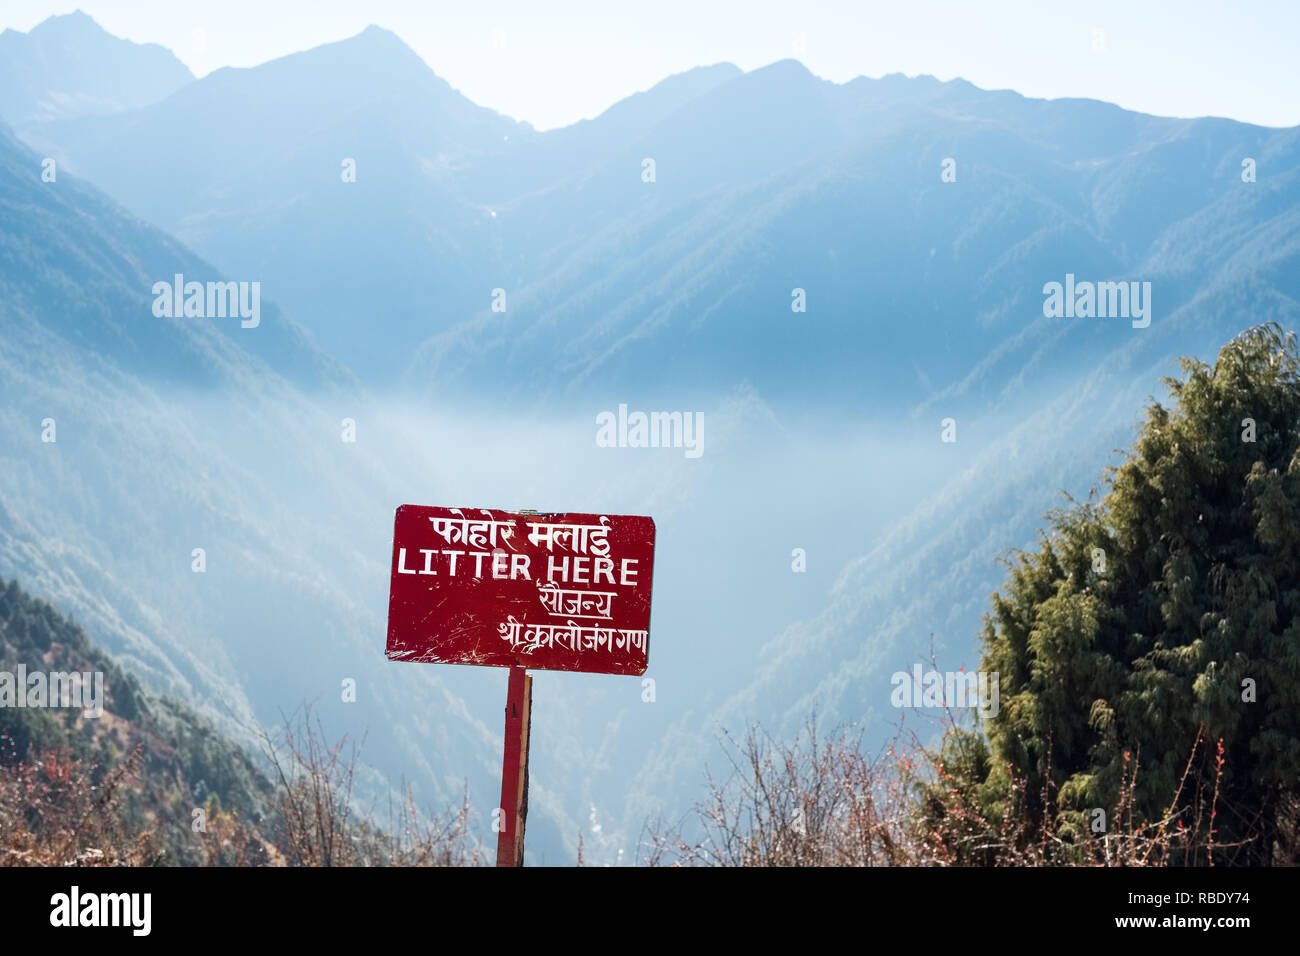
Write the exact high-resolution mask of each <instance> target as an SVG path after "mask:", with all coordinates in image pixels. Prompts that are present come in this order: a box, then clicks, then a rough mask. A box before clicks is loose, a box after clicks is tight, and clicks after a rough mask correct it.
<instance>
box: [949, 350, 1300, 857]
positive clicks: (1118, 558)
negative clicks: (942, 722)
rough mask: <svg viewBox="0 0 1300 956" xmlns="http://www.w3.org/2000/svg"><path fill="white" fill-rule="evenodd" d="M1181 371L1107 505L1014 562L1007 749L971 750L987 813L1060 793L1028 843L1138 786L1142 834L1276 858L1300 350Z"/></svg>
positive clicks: (994, 626)
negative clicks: (1174, 834) (1184, 833)
mask: <svg viewBox="0 0 1300 956" xmlns="http://www.w3.org/2000/svg"><path fill="white" fill-rule="evenodd" d="M1182 367H1183V371H1184V373H1185V374H1184V376H1183V377H1182V378H1181V379H1166V380H1165V384H1166V385H1167V386H1168V387H1169V390H1170V393H1171V397H1172V399H1173V402H1172V406H1173V407H1172V408H1166V407H1165V406H1164V405H1161V404H1160V403H1153V404H1152V405H1151V406H1150V407H1149V408H1148V409H1147V416H1146V422H1145V424H1144V425H1143V427H1142V429H1141V432H1140V434H1139V435H1138V437H1137V440H1136V441H1135V442H1134V444H1133V446H1132V448H1131V450H1130V451H1129V453H1128V454H1127V456H1126V458H1125V461H1124V462H1123V464H1121V465H1120V466H1119V467H1118V468H1114V469H1110V470H1109V473H1108V474H1107V476H1106V477H1107V483H1108V485H1109V487H1108V490H1107V492H1106V494H1105V495H1104V497H1101V498H1100V500H1089V501H1088V502H1086V503H1072V504H1071V506H1070V507H1069V508H1067V509H1064V510H1061V511H1057V512H1054V513H1053V514H1052V516H1051V518H1052V521H1051V527H1050V530H1049V531H1048V532H1046V533H1045V534H1044V535H1043V540H1042V545H1041V547H1040V548H1039V550H1038V551H1036V552H1034V553H1026V554H1021V555H1019V556H1018V557H1017V558H1016V560H1015V561H1014V562H1012V563H1011V565H1010V574H1009V579H1008V581H1007V584H1006V587H1005V589H1004V593H997V594H994V595H993V597H992V611H991V613H990V614H989V615H988V616H987V617H986V619H985V628H984V635H983V641H984V660H983V665H982V666H983V668H984V669H985V670H986V671H989V672H995V673H997V674H998V675H999V680H1000V692H1001V707H1000V710H999V712H998V714H997V716H996V717H994V718H992V719H991V720H990V721H988V723H987V724H986V730H987V733H988V749H989V751H990V752H988V753H987V754H977V755H975V756H974V757H972V756H971V753H970V746H971V742H972V741H971V739H969V738H966V737H962V738H960V739H959V740H958V741H957V743H959V744H960V745H961V749H962V751H963V753H964V758H963V759H964V765H965V766H971V767H978V768H980V773H979V774H978V775H977V776H974V777H973V778H970V779H968V783H969V784H970V785H971V786H972V787H973V788H974V789H975V791H976V792H977V793H978V799H979V801H980V804H981V805H982V807H983V809H984V811H985V814H986V817H987V818H988V819H991V820H996V819H999V817H1000V814H1001V813H1002V812H1004V811H1006V810H1007V808H1008V802H1009V801H1012V800H1013V798H1014V795H1015V793H1016V789H1015V782H1016V780H1017V779H1019V780H1022V781H1024V782H1026V784H1027V786H1028V788H1029V792H1030V793H1033V792H1035V791H1036V788H1041V789H1042V794H1043V798H1042V799H1039V800H1037V801H1036V802H1035V801H1031V800H1028V799H1026V800H1024V801H1023V807H1021V810H1023V811H1024V812H1025V813H1026V814H1027V815H1028V816H1029V818H1030V826H1029V828H1028V831H1027V833H1026V839H1030V840H1032V839H1033V837H1034V833H1035V832H1037V833H1041V832H1042V830H1043V828H1044V827H1050V828H1051V829H1052V832H1053V833H1058V834H1059V833H1073V834H1074V835H1075V838H1077V839H1082V838H1083V837H1084V836H1086V835H1088V834H1089V833H1090V831H1089V829H1088V827H1087V821H1088V820H1089V819H1091V818H1092V814H1093V812H1094V809H1095V808H1101V809H1102V810H1104V811H1105V813H1106V814H1107V815H1108V816H1111V815H1113V813H1114V810H1115V808H1117V807H1124V806H1125V798H1124V796H1123V793H1124V792H1127V793H1128V794H1129V800H1128V803H1127V809H1126V813H1127V814H1128V819H1129V821H1130V823H1132V824H1134V825H1141V824H1150V825H1154V826H1158V825H1159V822H1160V821H1161V820H1163V819H1166V818H1167V815H1168V817H1171V818H1175V819H1169V820H1168V823H1167V825H1168V826H1169V827H1171V828H1177V827H1179V826H1182V827H1194V826H1199V827H1201V832H1202V834H1203V838H1202V841H1201V842H1202V843H1205V842H1212V845H1217V846H1222V847H1224V850H1223V851H1222V853H1221V854H1217V855H1215V857H1214V860H1213V862H1215V863H1220V864H1221V863H1223V862H1238V863H1254V864H1263V863H1269V862H1274V861H1275V860H1276V859H1277V854H1278V846H1279V845H1280V843H1282V842H1284V841H1285V840H1286V839H1287V827H1288V825H1289V821H1293V814H1294V811H1295V807H1296V800H1297V793H1298V792H1300V355H1298V354H1297V348H1296V341H1295V337H1294V335H1293V334H1291V333H1288V334H1285V335H1284V334H1283V333H1282V331H1281V330H1280V329H1279V328H1278V327H1277V326H1276V325H1267V326H1261V327H1258V328H1255V329H1251V330H1249V331H1247V332H1245V333H1243V334H1242V335H1240V336H1239V337H1238V338H1236V339H1235V340H1233V341H1232V342H1230V343H1229V344H1228V345H1227V346H1225V347H1224V348H1223V349H1222V350H1221V352H1220V353H1219V356H1218V359H1217V360H1216V362H1215V363H1214V365H1213V367H1210V366H1207V365H1205V364H1204V363H1202V362H1199V361H1196V360H1193V359H1184V360H1183V361H1182ZM1220 742H1221V745H1220ZM977 745H978V746H979V747H980V749H981V751H982V750H983V745H982V744H979V743H978V742H977ZM955 764H956V760H954V765H955ZM1176 795H1177V798H1176ZM1171 810H1172V813H1171ZM1117 822H1119V821H1113V820H1112V822H1111V825H1112V826H1114V825H1116V823H1117ZM1211 827H1212V828H1213V830H1212V833H1211V832H1210V828H1211ZM1239 843H1242V844H1244V845H1243V846H1241V847H1240V848H1233V847H1232V846H1231V845H1232V844H1239ZM1170 862H1178V861H1175V860H1171V861H1170ZM1195 862H1202V863H1203V862H1209V860H1208V857H1207V858H1197V859H1196V860H1195Z"/></svg>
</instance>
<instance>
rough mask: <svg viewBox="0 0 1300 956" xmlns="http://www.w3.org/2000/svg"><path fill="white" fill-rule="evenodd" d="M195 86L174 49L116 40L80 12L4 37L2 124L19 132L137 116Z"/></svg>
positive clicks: (0, 48) (0, 44)
mask: <svg viewBox="0 0 1300 956" xmlns="http://www.w3.org/2000/svg"><path fill="white" fill-rule="evenodd" d="M193 79H194V75H193V74H192V73H191V72H190V71H189V68H188V67H186V66H185V64H183V63H182V62H181V61H180V60H178V59H176V57H175V56H174V55H173V54H172V52H171V51H170V50H168V49H166V48H164V47H161V46H158V45H157V44H156V43H145V44H140V43H132V42H131V41H130V40H123V39H120V38H118V37H115V36H112V35H111V34H109V33H107V32H106V31H105V30H104V29H103V28H101V27H100V26H99V24H97V23H96V22H95V21H94V20H92V19H91V18H90V17H89V16H87V15H86V14H84V13H82V12H81V11H80V10H78V11H76V12H75V13H69V14H64V15H62V16H53V17H50V18H49V19H47V20H45V21H43V22H41V23H40V24H38V25H37V26H35V27H33V28H32V30H31V32H30V33H20V32H18V31H17V30H5V31H4V32H3V33H0V119H3V120H5V121H6V122H8V123H9V124H10V125H11V126H15V127H22V126H27V125H29V124H32V123H42V122H47V121H50V120H55V119H68V118H71V117H82V116H104V115H107V114H110V113H116V112H120V111H122V110H131V109H136V108H138V107H141V106H147V105H148V104H150V103H155V102H157V101H158V100H161V99H163V98H164V97H166V96H168V95H170V94H172V93H174V92H176V90H178V89H180V88H181V87H182V86H184V85H185V84H186V83H189V82H190V81H191V80H193Z"/></svg>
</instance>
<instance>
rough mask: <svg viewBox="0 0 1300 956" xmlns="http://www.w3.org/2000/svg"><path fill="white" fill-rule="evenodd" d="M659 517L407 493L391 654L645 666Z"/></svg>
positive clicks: (537, 664)
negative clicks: (436, 503)
mask: <svg viewBox="0 0 1300 956" xmlns="http://www.w3.org/2000/svg"><path fill="white" fill-rule="evenodd" d="M654 546H655V524H654V520H653V519H651V518H647V517H639V516H635V515H591V514H534V513H532V512H519V511H497V510H489V509H486V508H463V509H462V508H429V507H423V506H421V505H401V506H400V507H399V508H398V509H397V516H396V518H395V520H394V523H393V566H392V579H391V583H390V587H389V598H388V648H387V654H388V657H389V659H391V660H398V661H417V662H423V663H440V664H481V665H487V666H489V667H525V668H537V669H541V670H560V671H588V672H592V673H598V674H632V675H638V676H639V675H641V674H644V673H645V670H646V665H647V663H648V661H649V653H650V584H651V580H652V578H653V575H654Z"/></svg>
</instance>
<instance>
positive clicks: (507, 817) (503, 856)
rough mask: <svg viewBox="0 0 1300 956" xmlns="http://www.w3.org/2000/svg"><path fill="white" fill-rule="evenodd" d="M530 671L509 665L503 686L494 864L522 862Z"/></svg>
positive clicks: (530, 700)
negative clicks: (503, 718)
mask: <svg viewBox="0 0 1300 956" xmlns="http://www.w3.org/2000/svg"><path fill="white" fill-rule="evenodd" d="M532 710H533V675H532V674H530V673H528V671H526V670H524V668H522V667H519V666H515V667H512V668H510V682H509V684H508V685H507V687H506V735H505V736H506V746H505V756H504V758H503V760H502V763H501V812H502V820H501V830H500V831H499V832H498V833H497V866H523V865H524V824H525V823H526V822H527V819H528V731H529V728H530V727H531V724H532Z"/></svg>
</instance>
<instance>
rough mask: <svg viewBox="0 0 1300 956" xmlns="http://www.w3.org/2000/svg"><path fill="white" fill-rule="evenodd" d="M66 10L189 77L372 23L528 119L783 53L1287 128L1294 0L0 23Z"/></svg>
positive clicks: (1297, 90)
mask: <svg viewBox="0 0 1300 956" xmlns="http://www.w3.org/2000/svg"><path fill="white" fill-rule="evenodd" d="M78 7H80V8H81V9H82V10H85V11H86V12H87V13H89V14H90V15H91V16H93V17H94V18H95V19H96V20H97V21H99V23H100V25H101V26H103V27H104V28H105V29H106V30H108V31H109V32H110V33H114V34H116V35H118V36H124V37H127V38H128V39H131V40H135V41H137V42H153V43H161V44H163V45H164V46H166V47H169V48H170V49H171V50H172V51H173V52H174V53H175V54H176V55H177V56H178V57H180V59H181V60H183V61H184V62H185V63H186V64H187V65H188V66H189V67H190V69H192V70H193V71H194V72H195V73H196V74H198V75H200V76H201V75H203V74H205V73H207V72H209V71H211V70H214V69H216V68H218V67H221V66H253V65H256V64H258V63H262V62H265V61H266V60H269V59H273V58H275V57H278V56H283V55H284V54H287V53H292V52H295V51H297V50H303V49H307V48H308V47H312V46H316V45H317V44H320V43H325V42H329V41H332V40H339V39H343V38H344V37H347V36H351V35H353V34H355V33H359V32H360V31H361V30H362V29H364V28H365V27H366V26H367V25H368V24H370V23H377V24H379V25H380V26H383V27H387V28H388V29H390V30H392V31H393V32H394V33H396V34H397V35H398V36H400V37H401V38H402V39H403V40H405V41H406V42H407V43H408V44H409V45H410V46H411V47H412V48H414V49H415V50H416V52H418V53H419V54H420V55H421V56H422V57H424V59H425V61H427V62H428V64H429V65H430V66H431V67H432V68H433V69H434V70H435V71H436V72H437V73H438V74H439V75H441V76H442V77H444V78H445V79H446V80H447V81H448V82H450V83H451V84H452V85H453V86H455V87H457V88H458V89H460V90H461V91H462V92H463V93H465V94H466V95H467V96H469V97H470V99H472V100H474V101H475V102H477V103H479V104H481V105H483V106H488V107H491V108H493V109H496V110H500V111H501V112H503V113H506V114H508V115H510V116H512V117H515V118H516V119H523V120H527V121H529V122H531V123H532V124H533V125H534V126H537V127H538V128H541V129H546V128H549V127H553V126H562V125H565V124H567V123H571V122H573V121H575V120H578V119H582V118H584V117H590V116H594V115H595V114H597V113H599V112H600V111H602V110H603V109H605V108H606V107H608V106H610V105H611V104H612V103H614V102H616V101H617V100H619V99H621V98H622V97H624V96H627V95H628V94H630V93H634V92H636V91H638V90H642V89H646V88H647V87H650V86H652V85H654V84H655V83H656V82H658V81H659V80H661V79H663V78H664V77H665V76H667V75H669V74H671V73H677V72H681V71H682V70H685V69H689V68H690V67H693V66H698V65H700V64H704V63H717V62H720V61H724V60H728V61H730V62H732V63H735V64H737V65H738V66H740V67H742V68H743V69H746V70H752V69H754V68H756V67H759V66H763V65H764V64H766V63H770V62H772V61H774V60H779V59H783V58H785V57H791V56H793V57H796V58H797V59H800V60H802V61H803V62H804V63H805V64H807V66H808V68H809V69H811V70H812V71H813V72H814V73H816V74H818V75H819V76H823V77H825V78H827V79H829V80H834V81H836V82H844V81H846V80H849V79H852V78H853V77H855V76H858V75H866V76H872V77H878V76H882V75H884V74H886V73H895V72H902V73H907V74H909V75H915V74H918V73H930V74H933V75H934V76H937V77H939V78H940V79H943V80H947V79H951V78H953V77H955V76H961V77H965V78H966V79H968V80H970V81H971V82H973V83H975V84H976V85H977V86H982V87H985V88H990V89H1004V88H1010V89H1014V90H1017V91H1019V92H1021V93H1024V94H1026V95H1028V96H1042V97H1056V96H1088V97H1094V98H1096V99H1101V100H1107V101H1109V102H1112V103H1118V104H1119V105H1121V106H1124V107H1128V108H1130V109H1138V110H1143V111H1145V112H1149V113H1157V114H1161V115H1166V116H1201V115H1207V114H1209V115H1218V116H1231V117H1233V118H1235V119H1241V120H1246V121H1249V122H1254V123H1263V124H1266V125H1270V126H1292V125H1297V124H1300V55H1298V54H1300V2H1297V0H1264V2H1221V3H1214V2H1208V0H1171V2H1164V0H1161V2H1156V0H1114V2H1112V0H1095V2H1073V3H1057V2H1051V0H980V2H972V0H902V2H899V0H893V2H875V0H857V2H853V0H800V2H795V0H783V2H776V0H641V2H636V3H632V2H627V0H544V2H539V0H519V2H514V0H455V2H450V3H446V2H425V0H365V2H362V3H357V2H355V0H74V2H68V3H59V2H51V0H3V3H0V27H12V28H14V29H18V30H24V31H25V30H29V29H31V28H32V27H33V26H35V25H36V24H37V23H39V22H40V21H41V20H43V19H45V18H46V17H47V16H50V15H51V14H54V13H68V12H70V11H72V10H74V9H77V8H78ZM1098 30H1100V31H1103V33H1102V34H1096V33H1095V31H1098ZM1097 45H1099V46H1100V49H1095V48H1094V47H1095V46H1097Z"/></svg>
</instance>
